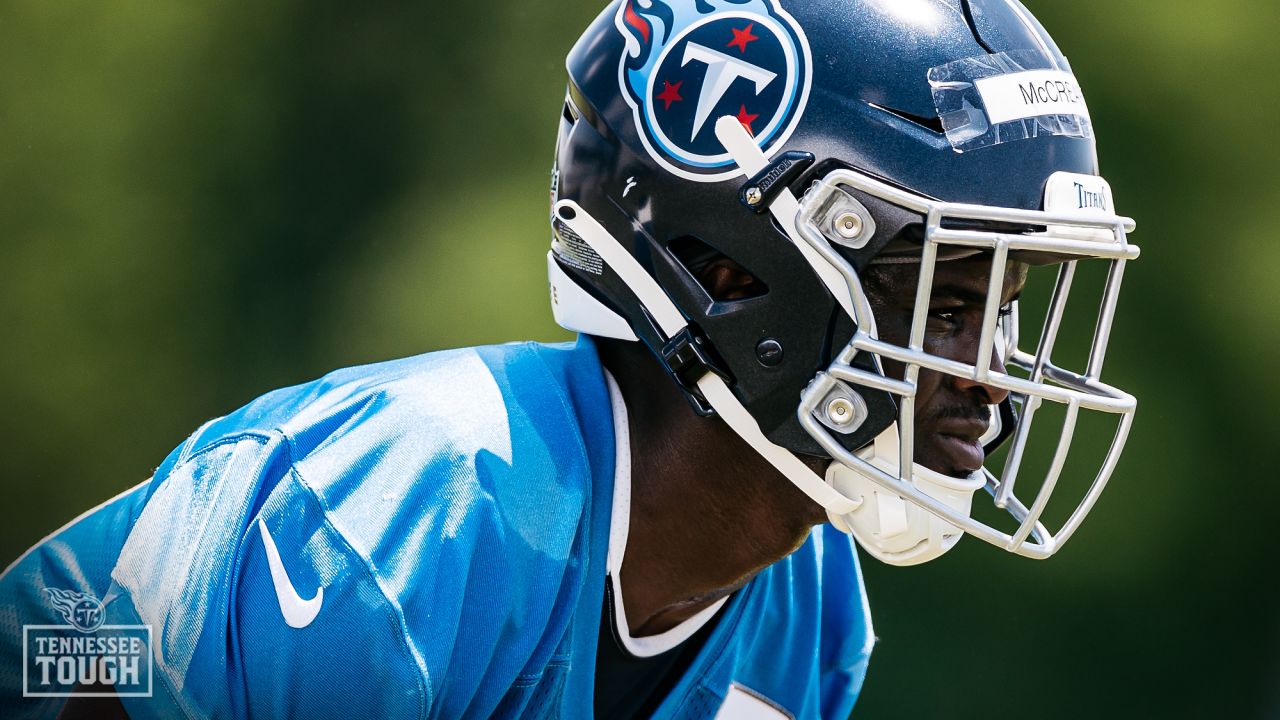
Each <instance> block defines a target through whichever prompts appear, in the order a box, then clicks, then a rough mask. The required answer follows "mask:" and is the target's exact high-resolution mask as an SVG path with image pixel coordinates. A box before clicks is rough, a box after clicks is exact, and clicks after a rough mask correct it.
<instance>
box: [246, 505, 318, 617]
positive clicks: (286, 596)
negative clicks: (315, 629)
mask: <svg viewBox="0 0 1280 720" xmlns="http://www.w3.org/2000/svg"><path fill="white" fill-rule="evenodd" d="M258 529H259V530H261V531H262V545H263V547H265V548H266V549H267V564H268V565H269V566H271V584H272V585H274V586H275V588H276V600H278V601H280V614H281V615H283V616H284V622H285V624H286V625H288V626H289V627H291V628H299V629H301V628H304V627H306V626H308V625H310V624H311V621H312V620H315V619H316V615H318V614H320V606H321V605H323V604H324V586H323V585H321V586H320V587H319V588H316V596H315V597H313V598H311V599H310V600H303V599H302V596H301V595H299V594H298V591H297V590H296V589H294V587H293V581H292V580H290V579H289V573H287V572H285V570H284V563H283V562H281V561H280V551H279V550H277V549H276V541H275V540H272V539H271V533H270V532H268V531H267V524H266V523H265V522H263V521H262V518H261V517H259V518H258Z"/></svg>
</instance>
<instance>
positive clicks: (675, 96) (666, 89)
mask: <svg viewBox="0 0 1280 720" xmlns="http://www.w3.org/2000/svg"><path fill="white" fill-rule="evenodd" d="M683 83H684V81H683V80H680V81H678V82H677V83H676V84H675V85H672V84H671V83H669V82H667V81H666V80H663V81H662V86H663V87H662V92H660V93H658V94H657V95H655V96H654V98H655V99H657V100H661V101H662V102H664V103H666V107H664V108H662V109H663V110H670V109H671V103H673V102H680V101H681V100H683V99H684V98H682V97H680V85H681V84H683Z"/></svg>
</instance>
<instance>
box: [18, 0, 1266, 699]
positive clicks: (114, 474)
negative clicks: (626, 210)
mask: <svg viewBox="0 0 1280 720" xmlns="http://www.w3.org/2000/svg"><path fill="white" fill-rule="evenodd" d="M1030 6H1031V9H1032V10H1033V11H1035V12H1036V13H1037V14H1038V15H1039V16H1040V18H1041V19H1042V20H1043V21H1044V23H1045V25H1046V26H1048V27H1049V28H1050V30H1051V31H1053V33H1054V35H1055V36H1056V37H1057V39H1058V41H1059V44H1060V45H1061V46H1062V47H1063V49H1064V50H1065V51H1066V52H1067V54H1068V55H1069V56H1070V57H1071V58H1072V60H1073V64H1074V67H1075V70H1076V73H1077V75H1078V76H1079V77H1080V79H1081V81H1082V84H1083V86H1084V88H1085V90H1086V93H1087V95H1088V98H1089V103H1090V107H1091V109H1092V113H1093V119H1094V122H1095V124H1096V127H1097V128H1098V133H1099V145H1100V152H1101V156H1102V159H1103V171H1104V173H1105V174H1106V175H1107V176H1108V178H1109V179H1110V181H1111V183H1112V185H1113V186H1114V188H1115V194H1116V197H1117V199H1118V202H1119V204H1120V208H1121V210H1122V211H1124V212H1126V213H1127V214H1130V215H1133V216H1134V217H1136V218H1138V220H1139V231H1138V233H1137V234H1136V235H1135V236H1134V240H1135V241H1136V242H1139V243H1140V244H1141V245H1142V246H1143V247H1144V256H1143V258H1142V260H1141V261H1139V262H1138V263H1136V264H1135V265H1133V266H1132V267H1131V268H1130V272H1129V273H1128V275H1127V277H1126V292H1125V295H1124V297H1123V302H1122V307H1121V313H1120V316H1119V318H1118V320H1117V326H1116V327H1117V333H1116V336H1115V339H1114V340H1113V344H1112V354H1111V356H1110V357H1109V363H1108V376H1109V378H1110V379H1111V380H1113V381H1114V382H1117V383H1118V384H1121V385H1123V386H1125V387H1127V388H1130V389H1132V390H1133V391H1134V392H1135V393H1136V394H1138V396H1139V397H1140V398H1141V399H1142V405H1141V407H1140V410H1139V413H1138V420H1137V423H1136V425H1135V431H1134V435H1133V437H1132V439H1131V441H1130V449H1129V450H1128V452H1127V454H1126V456H1125V458H1124V460H1123V461H1122V463H1121V467H1120V472H1119V474H1118V476H1117V479H1116V481H1115V482H1113V484H1112V486H1111V488H1110V489H1109V490H1108V492H1107V494H1106V495H1104V497H1103V500H1102V502H1101V503H1100V505H1099V507H1098V508H1097V510H1096V511H1095V513H1094V514H1093V516H1091V518H1090V521H1089V522H1088V523H1086V525H1085V526H1084V529H1083V530H1082V531H1081V532H1080V533H1079V534H1078V535H1077V536H1076V538H1075V539H1074V540H1073V541H1072V543H1071V544H1070V545H1068V546H1067V548H1066V549H1065V550H1064V551H1063V552H1062V553H1061V554H1060V555H1059V556H1058V557H1056V558H1054V559H1053V560H1051V561H1049V562H1046V563H1034V562H1030V561H1024V560H1020V559H1017V558H1013V557H1012V556H1007V555H1005V554H1003V553H1000V552H998V551H996V550H994V549H992V548H990V547H988V546H986V545H984V544H983V543H979V542H976V541H972V540H970V541H968V542H965V543H962V544H961V545H960V547H959V548H958V549H957V550H956V551H955V552H954V553H952V554H951V555H949V556H948V557H947V558H946V559H944V560H942V561H939V562H937V563H934V564H932V565H931V566H926V567H922V568H913V569H906V570H902V569H893V568H886V567H884V566H879V565H875V564H874V563H873V562H867V563H866V571H867V576H868V577H867V581H868V587H869V592H870V596H871V601H872V607H873V611H874V612H875V617H876V629H877V634H878V635H879V636H880V643H879V645H878V648H877V650H876V653H875V655H874V656H873V660H872V664H871V670H870V674H869V677H868V681H867V686H866V690H865V692H864V694H863V697H862V699H861V701H860V703H859V706H858V711H857V713H856V717H863V718H900V717H922V718H930V717H948V718H1022V717H1029V716H1031V715H1032V714H1033V712H1034V713H1038V714H1040V715H1041V716H1043V717H1046V718H1080V717H1099V718H1100V717H1188V718H1206V717H1212V718H1237V717H1280V612H1277V611H1276V608H1275V605H1276V604H1277V601H1276V600H1275V599H1274V597H1273V596H1272V593H1271V592H1270V591H1269V588H1270V587H1271V583H1270V582H1269V581H1270V579H1271V578H1270V577H1269V576H1270V573H1271V572H1274V571H1275V570H1276V568H1277V565H1278V562H1277V551H1276V549H1275V543H1274V541H1273V540H1272V538H1273V537H1274V534H1275V532H1276V530H1277V527H1278V526H1280V513H1278V512H1277V507H1278V505H1277V502H1278V501H1280V488H1278V487H1277V485H1278V483H1277V482H1276V480H1277V479H1278V478H1277V475H1278V474H1277V472H1276V471H1275V470H1274V469H1271V470H1269V469H1268V467H1273V466H1269V465H1266V464H1265V462H1264V458H1265V457H1267V453H1269V452H1274V448H1275V441H1274V440H1273V439H1272V438H1273V436H1274V433H1275V430H1276V428H1277V427H1278V426H1280V423H1278V422H1277V420H1278V418H1277V417H1276V416H1277V413H1276V406H1277V402H1280V383H1278V382H1277V379H1276V378H1277V373H1276V369H1275V368H1276V366H1277V363H1278V362H1280V341H1277V330H1278V329H1280V317H1278V314H1280V313H1278V309H1280V282H1276V281H1275V279H1274V278H1275V276H1276V274H1277V272H1278V271H1280V242H1278V241H1280V231H1277V229H1276V212H1275V208H1276V204H1277V202H1278V201H1280V170H1278V169H1277V164H1278V163H1280V149H1278V143H1277V141H1276V134H1275V131H1274V127H1275V125H1276V123H1277V118H1280V100H1278V98H1280V95H1278V94H1277V89H1276V85H1277V83H1276V79H1275V78H1276V75H1277V71H1278V70H1280V43H1278V42H1276V40H1275V35H1276V33H1277V31H1278V30H1280V10H1278V9H1277V5H1276V3H1275V2H1274V0H1218V1H1217V2H1215V3H1213V4H1212V5H1211V4H1208V3H1205V2H1196V1H1192V0H1167V1H1166V2H1159V3H1155V2H1138V1H1137V0H1108V1H1106V2H1103V1H1102V0H1084V1H1078V2H1050V1H1049V0H1031V2H1030ZM599 7H600V3H598V2H597V0H590V1H587V0H573V1H571V2H560V3H554V4H550V3H548V4H540V5H538V4H532V3H525V2H514V1H512V0H495V1H494V2H487V3H472V4H464V3H448V4H445V3H434V4H433V3H424V2H418V3H405V2H397V3H392V2H386V1H384V0H372V1H371V2H363V3H333V2H311V3H299V2H290V1H289V0H283V1H281V2H275V3H266V4H264V3H248V2H244V0H231V1H230V2H222V3H184V2H170V3H164V2H154V1H153V0H147V1H146V2H143V1H141V0H109V1H108V2H105V3H104V2H86V1H85V0H58V1H57V2H36V1H34V0H14V1H13V2H8V3H5V4H4V5H3V6H0V36H2V37H3V41H0V346H3V351H0V404H2V405H3V408H4V409H5V411H6V412H4V413H2V414H0V423H2V425H0V432H2V433H3V438H4V440H3V445H2V446H0V447H2V448H3V454H2V455H0V473H2V480H3V484H4V488H3V489H4V494H3V501H2V502H0V557H2V558H3V563H4V564H7V561H8V559H11V558H13V557H15V556H16V555H17V554H18V553H19V552H20V551H21V550H22V549H23V548H25V547H26V546H28V545H30V544H31V543H33V542H34V541H36V540H37V539H39V538H40V537H41V536H43V535H44V533H45V532H46V531H48V530H50V529H52V528H53V527H56V526H57V525H60V524H61V523H63V522H65V521H66V520H68V519H70V518H71V517H73V516H75V515H76V514H77V513H78V512H79V511H80V510H82V509H84V508H86V507H89V506H91V505H93V504H96V503H97V502H99V501H101V500H103V499H105V498H107V497H109V496H111V495H113V494H115V493H117V492H119V491H120V490H122V489H124V488H126V487H128V486H131V485H133V484H135V483H137V482H139V481H141V480H143V479H145V478H146V477H147V476H148V474H149V473H150V471H151V470H152V468H153V467H154V466H155V465H156V464H157V463H158V462H159V461H160V460H161V459H162V458H163V457H164V456H165V455H166V454H167V453H168V451H169V450H170V449H171V448H172V447H173V446H174V445H176V444H177V443H178V442H179V441H181V439H182V438H183V437H184V436H185V435H186V434H187V433H188V432H189V431H191V430H192V429H193V428H195V427H196V426H197V425H199V424H200V423H201V422H203V421H204V420H206V419H208V418H210V417H213V416H215V415H220V414H223V413H225V412H227V411H229V410H231V409H233V408H235V407H237V406H238V405H240V404H242V403H244V402H245V401H247V400H249V399H250V398H252V397H254V396H256V395H258V394H260V393H262V392H264V391H266V390H269V389H271V388H274V387H277V386H282V385H287V384H293V383H297V382H301V381H305V380H308V379H310V378H313V377H316V376H318V375H320V374H322V373H324V372H325V371H327V370H329V369H331V368H334V367H338V366H343V365H350V364H353V363H363V362H369V361H374V360H379V359H385V358H391V357H397V356H404V355H411V354H416V353H420V352H423V351H427V350H431V349H436V348H443V347H450V346H457V345H465V344H474V343H484V342H497V341H505V340H511V339H525V338H532V339H544V340H554V339H563V338H565V337H566V333H564V332H563V331H560V330H559V329H558V328H556V327H555V326H554V325H553V323H552V322H551V319H550V313H549V312H548V309H547V306H546V301H545V275H544V273H545V269H544V268H545V266H544V259H543V257H544V253H545V251H546V247H547V230H546V227H545V217H546V212H547V208H546V202H547V192H546V186H547V181H548V166H549V162H550V156H551V151H552V145H553V140H554V133H555V127H556V122H557V116H558V111H559V108H560V103H561V99H562V92H563V82H564V78H563V69H562V67H563V66H562V61H561V59H562V57H563V56H564V54H565V52H566V51H567V50H568V48H569V47H570V45H571V43H572V42H573V40H574V38H575V37H576V36H577V34H578V32H579V31H580V30H581V28H583V27H585V25H586V24H587V22H588V21H589V20H590V19H591V18H592V17H593V16H594V14H595V13H596V12H597V11H598V9H599ZM1267 447H1271V448H1273V450H1271V451H1267V450H1265V448H1267ZM997 613H999V614H1000V616H1001V620H1000V621H998V622H997V621H995V620H994V619H993V615H995V614H997Z"/></svg>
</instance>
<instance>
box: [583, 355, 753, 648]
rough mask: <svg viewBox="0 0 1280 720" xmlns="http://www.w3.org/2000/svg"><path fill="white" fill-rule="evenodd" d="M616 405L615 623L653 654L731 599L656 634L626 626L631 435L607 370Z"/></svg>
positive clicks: (628, 640)
mask: <svg viewBox="0 0 1280 720" xmlns="http://www.w3.org/2000/svg"><path fill="white" fill-rule="evenodd" d="M604 379H605V383H606V384H607V385H608V386H609V401H610V405H612V408H613V434H614V447H615V451H614V472H613V513H612V518H611V521H610V523H609V583H610V586H611V587H612V589H613V623H614V627H615V628H617V630H618V637H619V638H620V639H621V640H622V646H623V647H624V648H625V649H626V651H627V652H629V653H631V654H632V655H634V656H635V657H653V656H654V655H660V654H662V653H664V652H667V651H668V650H671V649H673V648H675V647H676V646H677V645H679V644H680V643H682V642H684V641H685V640H688V639H689V638H690V637H691V636H692V635H693V634H694V633H696V632H698V630H700V629H702V626H703V625H706V624H707V622H708V621H710V620H711V618H713V617H715V615H716V613H717V612H719V610H720V608H721V607H723V606H724V604H725V602H726V601H727V600H728V599H729V598H727V597H725V598H721V599H719V600H717V601H716V602H715V603H714V604H712V605H711V606H709V607H706V608H704V609H702V610H700V611H698V614H696V615H694V616H693V617H691V618H689V619H688V620H685V621H684V622H682V623H680V624H679V625H677V626H675V627H673V628H671V629H670V630H667V631H666V632H663V633H659V634H657V635H647V636H645V637H632V636H631V628H630V627H629V626H628V625H627V612H626V608H624V607H623V605H622V580H621V576H622V572H621V571H622V558H623V555H624V553H625V552H626V549H627V532H628V530H629V529H630V526H631V435H630V426H629V424H628V422H627V405H626V402H625V401H624V400H623V399H622V391H621V390H619V389H618V383H617V382H616V381H615V380H614V379H613V376H612V375H610V374H609V371H608V370H606V371H605V372H604Z"/></svg>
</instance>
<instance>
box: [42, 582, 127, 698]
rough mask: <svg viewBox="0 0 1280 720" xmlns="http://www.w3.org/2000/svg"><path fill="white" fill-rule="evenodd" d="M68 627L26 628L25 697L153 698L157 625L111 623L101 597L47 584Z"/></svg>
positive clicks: (52, 601)
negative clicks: (154, 631) (153, 638)
mask: <svg viewBox="0 0 1280 720" xmlns="http://www.w3.org/2000/svg"><path fill="white" fill-rule="evenodd" d="M45 594H46V596H47V599H48V601H49V605H50V607H51V608H52V609H53V610H55V611H56V612H57V613H58V615H60V616H61V617H62V619H63V620H65V621H66V623H67V624H65V625H23V626H22V663H23V666H22V680H23V682H22V694H23V696H24V697H73V696H78V697H105V696H118V697H151V692H152V688H151V682H152V666H151V627H150V626H149V625H107V624H105V621H106V611H105V609H104V608H103V606H102V603H101V602H99V601H98V599H97V598H96V597H94V596H93V595H90V594H88V593H83V592H77V591H74V590H61V589H57V588H46V589H45Z"/></svg>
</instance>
